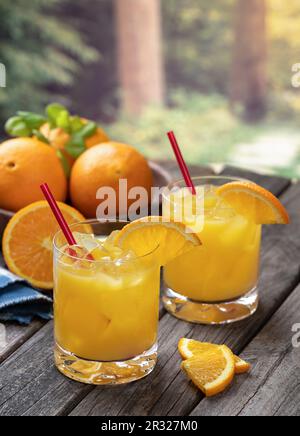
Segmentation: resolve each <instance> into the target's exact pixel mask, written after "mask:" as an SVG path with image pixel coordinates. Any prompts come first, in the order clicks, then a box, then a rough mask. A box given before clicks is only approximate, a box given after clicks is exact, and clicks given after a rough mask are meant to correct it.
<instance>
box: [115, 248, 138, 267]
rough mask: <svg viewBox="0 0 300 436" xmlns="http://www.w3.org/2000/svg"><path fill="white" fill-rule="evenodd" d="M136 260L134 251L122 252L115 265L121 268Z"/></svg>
mask: <svg viewBox="0 0 300 436" xmlns="http://www.w3.org/2000/svg"><path fill="white" fill-rule="evenodd" d="M135 259H136V254H135V253H134V252H133V251H132V250H125V251H122V250H121V252H120V253H119V255H118V256H117V257H116V258H115V264H116V265H117V266H121V265H124V264H125V263H127V262H130V261H131V260H135Z"/></svg>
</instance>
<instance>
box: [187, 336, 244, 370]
mask: <svg viewBox="0 0 300 436" xmlns="http://www.w3.org/2000/svg"><path fill="white" fill-rule="evenodd" d="M218 346H219V345H216V344H210V343H208V342H199V341H196V340H194V339H188V338H182V339H180V341H179V343H178V351H179V353H180V355H181V357H182V359H184V360H186V359H190V358H191V357H195V356H197V355H199V354H202V353H205V352H207V351H211V350H213V349H215V348H216V347H218ZM234 363H235V373H236V374H244V373H245V372H248V371H249V370H250V368H251V365H250V364H249V363H247V362H245V361H244V360H242V359H240V358H239V357H238V356H234Z"/></svg>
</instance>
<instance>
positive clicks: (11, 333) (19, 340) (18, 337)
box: [0, 321, 44, 363]
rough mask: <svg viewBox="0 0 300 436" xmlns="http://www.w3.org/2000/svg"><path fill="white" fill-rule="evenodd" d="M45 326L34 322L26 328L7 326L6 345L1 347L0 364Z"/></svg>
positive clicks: (11, 324) (40, 322) (10, 324)
mask: <svg viewBox="0 0 300 436" xmlns="http://www.w3.org/2000/svg"><path fill="white" fill-rule="evenodd" d="M43 324H44V323H43V322H42V321H33V322H32V323H31V324H30V325H29V326H26V327H24V326H20V325H18V324H13V323H9V324H5V336H6V343H5V345H3V346H2V347H1V346H0V363H1V362H3V361H4V360H5V359H7V357H8V356H9V355H10V354H12V353H13V352H14V351H15V350H16V349H17V348H19V347H20V346H21V345H22V344H23V343H24V342H26V341H27V340H28V339H29V338H30V337H31V336H32V335H34V333H36V332H37V331H38V330H39V329H40V328H41V327H42V326H43Z"/></svg>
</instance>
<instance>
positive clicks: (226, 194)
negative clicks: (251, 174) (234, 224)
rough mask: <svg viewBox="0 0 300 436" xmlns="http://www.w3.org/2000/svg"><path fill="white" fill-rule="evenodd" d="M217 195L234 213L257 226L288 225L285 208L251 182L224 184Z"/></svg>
mask: <svg viewBox="0 0 300 436" xmlns="http://www.w3.org/2000/svg"><path fill="white" fill-rule="evenodd" d="M217 194H218V195H219V196H221V197H223V199H224V200H225V201H226V202H227V203H229V204H230V205H231V207H233V208H234V209H235V211H236V212H237V213H239V214H241V215H244V216H246V217H247V218H249V219H250V220H252V221H254V222H256V223H257V224H289V222H290V218H289V215H288V212H287V211H286V209H285V207H284V206H283V205H282V204H281V203H280V201H279V200H278V198H276V197H275V196H274V195H273V194H272V193H271V192H270V191H268V190H266V189H264V188H262V187H261V186H259V185H257V184H255V183H252V182H247V181H245V182H243V181H237V182H231V183H226V184H225V185H223V186H221V187H220V188H218V189H217Z"/></svg>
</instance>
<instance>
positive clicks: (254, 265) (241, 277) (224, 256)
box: [163, 176, 261, 324]
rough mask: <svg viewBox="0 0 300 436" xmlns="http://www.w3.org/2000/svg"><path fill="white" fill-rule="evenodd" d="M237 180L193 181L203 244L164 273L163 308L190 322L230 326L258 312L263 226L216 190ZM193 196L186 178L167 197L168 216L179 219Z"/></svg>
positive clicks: (172, 186) (186, 220)
mask: <svg viewBox="0 0 300 436" xmlns="http://www.w3.org/2000/svg"><path fill="white" fill-rule="evenodd" d="M233 181H241V179H237V178H230V177H218V176H215V177H197V178H193V183H194V185H195V187H196V191H197V197H196V198H194V200H195V201H196V200H197V201H198V204H200V205H202V206H201V210H199V208H198V210H197V212H196V216H195V217H194V221H195V220H196V221H197V223H198V230H195V233H197V234H198V235H199V237H200V239H201V241H202V244H203V245H202V246H200V247H196V248H193V249H192V250H191V251H190V252H188V253H185V254H183V255H181V256H180V257H178V258H176V259H174V260H173V261H171V262H170V263H168V264H167V266H166V267H165V269H164V282H165V289H164V294H163V303H164V306H165V308H166V309H167V310H168V311H169V312H170V313H171V314H173V315H174V316H176V317H178V318H180V319H183V320H185V321H190V322H195V323H203V324H224V323H231V322H234V321H238V320H241V319H244V318H247V317H248V316H250V315H252V314H253V313H254V312H255V311H256V309H257V306H258V292H257V284H258V276H259V260H260V246H261V225H257V224H256V223H255V222H253V221H251V219H248V218H247V217H246V216H242V215H239V214H237V213H236V212H235V211H234V210H233V209H232V208H231V207H230V205H229V204H226V203H225V202H224V200H222V198H221V197H220V196H218V194H217V188H218V187H220V186H222V185H224V184H226V183H230V182H233ZM191 198H192V194H191V193H190V191H189V190H188V188H186V187H185V182H184V181H183V180H181V181H178V182H174V183H172V184H170V185H169V186H168V188H167V189H166V190H165V192H164V194H163V215H164V216H165V217H167V216H170V217H171V218H174V217H175V216H178V213H179V215H180V214H181V213H182V204H187V202H189V201H190V202H191ZM183 201H184V203H183ZM251 207H255V203H254V202H253V205H252V204H249V208H251ZM181 220H182V221H183V222H184V223H185V224H186V225H187V226H189V225H190V223H193V219H191V217H190V216H187V214H186V213H185V214H183V215H182V218H181ZM196 221H195V222H196ZM195 222H194V224H195ZM199 223H201V226H200V227H199Z"/></svg>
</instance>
